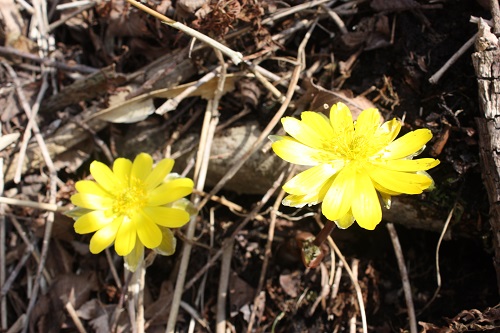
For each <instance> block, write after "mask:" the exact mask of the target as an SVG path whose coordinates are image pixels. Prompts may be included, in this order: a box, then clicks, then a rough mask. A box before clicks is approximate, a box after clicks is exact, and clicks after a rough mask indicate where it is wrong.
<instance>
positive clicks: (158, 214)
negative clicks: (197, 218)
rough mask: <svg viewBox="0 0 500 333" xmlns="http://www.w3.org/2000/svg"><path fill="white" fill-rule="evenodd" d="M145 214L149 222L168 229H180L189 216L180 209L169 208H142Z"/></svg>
mask: <svg viewBox="0 0 500 333" xmlns="http://www.w3.org/2000/svg"><path fill="white" fill-rule="evenodd" d="M143 210H144V214H146V215H147V216H148V217H149V219H150V220H151V221H154V222H155V223H156V224H158V225H161V226H163V227H168V228H180V227H182V226H184V225H185V224H186V223H188V222H189V219H190V216H189V214H188V213H187V212H186V211H185V210H182V209H177V208H169V207H144V209H143Z"/></svg>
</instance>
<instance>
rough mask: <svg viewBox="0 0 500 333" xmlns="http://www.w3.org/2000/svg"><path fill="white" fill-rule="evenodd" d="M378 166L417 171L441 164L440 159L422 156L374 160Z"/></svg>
mask: <svg viewBox="0 0 500 333" xmlns="http://www.w3.org/2000/svg"><path fill="white" fill-rule="evenodd" d="M373 164H375V165H377V166H378V167H381V168H384V169H387V170H393V171H404V172H417V171H422V170H429V169H430V168H434V167H435V166H437V165H438V164H439V160H436V159H433V158H421V159H417V160H380V161H376V162H373Z"/></svg>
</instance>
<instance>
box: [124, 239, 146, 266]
mask: <svg viewBox="0 0 500 333" xmlns="http://www.w3.org/2000/svg"><path fill="white" fill-rule="evenodd" d="M143 259H144V245H143V244H142V243H141V241H140V240H138V239H136V241H135V246H134V249H133V250H132V252H130V253H129V254H127V255H126V256H125V257H124V260H125V268H127V269H128V270H129V271H131V272H135V271H136V270H137V267H139V264H141V263H142V261H143Z"/></svg>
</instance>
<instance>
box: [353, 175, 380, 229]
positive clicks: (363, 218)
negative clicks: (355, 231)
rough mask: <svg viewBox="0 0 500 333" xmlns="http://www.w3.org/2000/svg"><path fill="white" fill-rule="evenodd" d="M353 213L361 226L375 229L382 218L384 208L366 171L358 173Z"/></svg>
mask: <svg viewBox="0 0 500 333" xmlns="http://www.w3.org/2000/svg"><path fill="white" fill-rule="evenodd" d="M352 214H353V215H354V218H355V219H356V221H357V222H358V224H359V226H360V227H362V228H365V229H368V230H373V229H375V227H376V226H377V224H379V223H380V221H381V220H382V208H381V207H380V201H379V199H378V196H377V192H376V191H375V187H374V186H373V183H372V181H371V179H370V177H369V176H368V175H367V174H366V173H365V172H359V173H358V174H357V175H356V187H355V191H354V196H353V200H352Z"/></svg>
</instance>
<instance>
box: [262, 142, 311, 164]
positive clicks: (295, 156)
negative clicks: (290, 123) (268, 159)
mask: <svg viewBox="0 0 500 333" xmlns="http://www.w3.org/2000/svg"><path fill="white" fill-rule="evenodd" d="M274 138H276V137H274ZM271 147H272V148H273V151H274V153H275V154H276V155H278V156H279V157H281V158H282V159H284V160H285V161H287V162H290V163H293V164H298V165H309V166H313V165H317V164H319V159H318V158H317V157H318V151H317V150H316V149H314V148H311V147H308V146H306V145H303V144H302V143H300V142H298V141H297V140H295V139H293V138H291V137H286V136H282V137H280V139H279V140H278V141H275V142H274V143H273V144H272V146H271Z"/></svg>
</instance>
